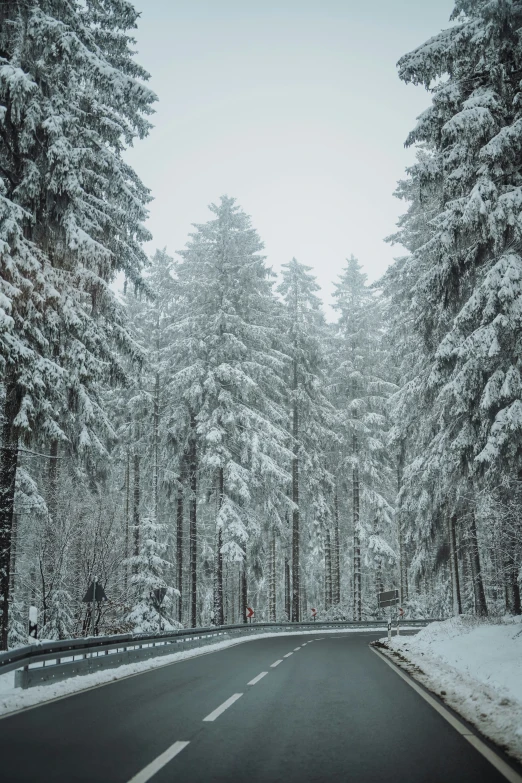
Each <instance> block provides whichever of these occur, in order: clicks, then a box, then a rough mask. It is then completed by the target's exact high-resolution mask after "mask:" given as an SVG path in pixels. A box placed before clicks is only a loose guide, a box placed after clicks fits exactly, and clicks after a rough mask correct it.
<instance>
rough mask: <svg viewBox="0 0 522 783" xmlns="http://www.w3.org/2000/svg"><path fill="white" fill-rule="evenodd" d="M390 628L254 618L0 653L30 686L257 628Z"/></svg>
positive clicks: (378, 623)
mask: <svg viewBox="0 0 522 783" xmlns="http://www.w3.org/2000/svg"><path fill="white" fill-rule="evenodd" d="M431 622H434V620H431V619H430V620H409V621H403V623H402V624H401V627H402V628H404V629H405V630H406V629H407V628H423V627H424V626H426V625H428V623H431ZM329 628H331V629H339V630H342V629H345V630H349V629H361V628H367V629H368V630H372V629H375V630H378V629H381V628H382V629H383V630H385V629H386V621H384V620H369V621H365V622H305V623H288V622H287V623H253V624H245V623H241V624H239V625H222V626H211V627H210V628H188V629H186V628H182V629H180V630H177V631H165V632H163V633H156V634H119V635H115V636H96V637H87V638H81V639H66V640H65V641H56V642H45V643H44V644H32V645H29V646H28V647H19V648H17V649H14V650H9V651H8V652H4V653H0V674H5V673H7V672H10V671H15V685H16V686H18V687H22V688H29V687H31V686H32V685H37V684H39V683H42V682H49V681H59V680H64V679H67V678H68V677H73V676H75V675H77V674H87V673H90V672H94V671H98V670H99V669H105V668H113V667H115V666H121V665H122V664H125V663H133V662H135V661H142V660H145V659H147V658H153V657H157V656H159V655H168V654H170V653H173V652H180V651H183V650H189V649H192V648H193V647H200V646H203V645H207V644H212V643H213V642H216V641H221V640H223V639H224V638H227V639H230V638H234V637H236V638H237V637H240V636H252V635H255V634H257V633H270V632H271V633H284V632H292V631H294V632H295V631H306V630H310V631H316V632H317V631H321V630H326V629H329Z"/></svg>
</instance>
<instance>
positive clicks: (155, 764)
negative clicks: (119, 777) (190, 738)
mask: <svg viewBox="0 0 522 783" xmlns="http://www.w3.org/2000/svg"><path fill="white" fill-rule="evenodd" d="M189 744H190V743H188V742H181V741H180V742H175V743H174V744H173V745H171V746H170V748H167V750H166V751H165V752H164V753H162V754H161V756H158V758H156V759H154V761H151V763H150V764H148V765H147V766H146V767H144V768H143V769H142V770H141V772H138V774H137V775H134V777H133V778H131V779H130V780H129V783H147V781H148V780H150V779H151V778H152V777H153V776H154V775H155V774H156V772H159V771H160V769H161V768H162V767H164V766H165V764H168V763H169V761H170V760H171V759H173V758H174V756H177V755H178V753H181V751H182V750H183V748H186V747H187V745H189Z"/></svg>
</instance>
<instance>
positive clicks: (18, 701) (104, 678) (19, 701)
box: [0, 628, 407, 715]
mask: <svg viewBox="0 0 522 783" xmlns="http://www.w3.org/2000/svg"><path fill="white" fill-rule="evenodd" d="M374 630H375V632H378V631H380V630H381V629H378V628H376V629H373V628H356V629H341V628H335V629H318V630H317V632H316V633H317V636H318V637H320V636H324V634H327V633H336V634H339V633H363V632H364V633H372V632H373V631H374ZM383 630H384V629H383ZM404 630H407V629H406V628H405V629H404ZM313 633H314V631H313V630H308V631H289V632H285V633H259V634H252V636H247V637H243V638H241V639H237V638H236V639H229V640H227V641H222V642H215V643H214V644H208V645H205V646H202V647H197V648H195V649H192V650H185V651H183V652H177V653H172V654H171V655H160V656H158V657H157V658H150V659H149V660H146V661H140V662H138V663H129V664H126V665H124V666H118V667H116V668H114V669H103V670H101V671H99V672H93V673H92V674H83V675H78V676H76V677H71V678H70V679H68V680H63V681H62V682H50V683H47V684H45V685H36V686H34V687H33V688H28V689H27V690H22V689H21V688H15V687H14V672H9V673H8V674H2V675H0V715H6V714H8V713H10V712H17V711H18V710H23V709H26V708H27V707H34V706H35V705H36V704H41V703H43V702H46V701H51V700H53V699H60V698H63V697H64V696H68V695H70V694H72V693H77V692H78V691H84V690H88V689H90V688H96V687H97V686H99V685H105V684H107V683H109V682H114V681H115V680H121V679H123V678H124V677H130V676H132V675H134V674H141V673H142V672H146V671H149V670H150V669H156V668H158V667H160V666H166V665H167V664H170V663H177V662H178V661H184V660H186V659H187V658H195V657H196V656H198V655H205V654H206V653H211V652H216V651H217V650H223V649H225V648H226V647H233V646H234V645H236V644H242V643H243V642H251V641H254V640H255V639H270V638H272V637H274V636H303V635H306V636H310V634H313Z"/></svg>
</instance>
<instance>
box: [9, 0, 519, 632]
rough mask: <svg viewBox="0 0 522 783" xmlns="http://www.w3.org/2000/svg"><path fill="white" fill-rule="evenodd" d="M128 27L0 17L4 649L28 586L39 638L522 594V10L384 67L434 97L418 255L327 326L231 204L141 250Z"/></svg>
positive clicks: (78, 15)
mask: <svg viewBox="0 0 522 783" xmlns="http://www.w3.org/2000/svg"><path fill="white" fill-rule="evenodd" d="M136 19H137V14H136V12H135V11H134V9H133V7H132V5H131V4H130V3H129V2H126V0H104V1H103V2H98V1H95V0H86V1H85V2H79V0H78V2H74V0H73V2H70V3H67V4H63V3H62V2H59V0H45V2H39V3H31V2H29V3H27V2H26V3H23V4H22V3H19V2H16V1H15V0H12V1H8V2H5V3H3V4H2V5H1V7H0V134H1V146H0V254H1V257H0V265H1V274H0V373H1V376H0V401H1V411H2V413H1V421H0V423H1V426H2V434H1V454H0V597H1V605H0V609H1V616H0V617H1V624H0V631H1V645H2V646H3V647H6V646H7V645H8V644H9V645H16V644H23V643H25V642H26V641H27V617H28V607H29V605H35V606H37V607H38V609H39V613H40V635H41V636H42V637H45V638H65V637H67V636H70V635H79V634H82V633H88V632H90V631H89V629H91V628H92V626H93V624H94V627H95V628H96V631H97V632H118V631H150V630H156V629H159V628H163V629H169V628H172V627H176V626H177V625H179V624H182V625H185V626H195V625H201V624H208V623H217V624H223V623H226V622H243V621H245V611H246V607H247V606H252V607H253V608H254V609H255V611H256V617H257V618H258V619H263V620H277V619H288V620H292V621H300V620H303V619H307V618H308V617H310V611H311V609H312V607H313V608H316V609H317V610H318V612H319V616H320V617H321V616H322V617H328V618H331V619H336V618H337V619H344V618H346V619H352V618H353V619H356V620H360V619H363V618H370V617H378V616H380V615H379V610H378V608H377V600H376V596H377V593H378V592H379V591H381V590H383V589H391V588H393V587H397V588H398V589H399V590H400V595H401V603H402V605H403V607H404V608H405V609H406V611H407V613H408V614H409V615H410V616H447V615H448V614H451V613H452V612H455V613H460V612H476V613H477V614H480V615H485V614H487V613H492V614H498V613H503V612H505V611H512V612H516V613H520V611H521V602H520V578H521V573H520V569H521V555H522V522H521V520H520V512H519V509H520V501H521V500H522V497H521V496H522V484H521V481H522V451H521V449H522V443H521V432H522V382H521V376H520V372H521V367H520V361H521V360H520V356H521V350H520V348H521V345H520V339H521V338H520V334H521V333H522V332H521V328H520V327H521V318H522V316H521V313H522V309H521V306H520V303H521V302H522V291H521V281H522V256H521V237H520V232H521V230H522V229H521V226H522V223H521V218H520V216H521V214H522V172H521V164H520V159H521V158H520V142H519V139H520V138H522V136H521V134H520V128H521V127H522V125H521V123H522V119H521V116H520V112H521V103H522V102H521V100H520V95H521V93H520V74H521V73H522V67H521V63H520V61H521V59H522V47H521V34H520V22H521V19H522V3H519V2H510V3H507V2H504V0H488V2H486V0H474V1H473V2H470V0H457V2H456V8H455V12H454V14H453V22H452V25H451V26H450V27H449V28H448V29H447V30H445V31H443V32H442V33H440V34H438V35H437V36H435V37H434V38H432V39H431V40H430V41H429V42H427V43H426V44H425V45H423V46H421V47H419V49H417V50H415V51H414V52H412V53H410V54H408V55H406V56H405V57H403V58H402V59H401V61H400V62H399V75H400V77H401V78H402V79H403V80H404V81H405V82H410V83H413V84H422V85H424V86H425V87H426V89H427V90H428V91H429V93H430V96H431V105H430V107H429V108H428V109H427V110H426V111H425V112H424V113H423V114H422V115H421V117H420V118H419V120H418V123H417V126H416V127H415V129H414V130H413V131H412V133H411V135H410V137H409V139H408V143H409V144H415V145H416V147H417V159H416V163H415V164H414V165H413V166H412V167H411V168H410V169H409V170H408V171H407V173H406V178H405V179H404V181H402V182H401V183H399V186H398V190H397V195H398V197H399V198H401V199H403V200H404V201H405V202H406V211H405V213H404V215H403V217H402V218H401V220H400V222H399V225H398V230H397V233H396V234H395V235H394V236H393V237H390V239H389V241H391V242H397V243H398V244H400V245H401V246H402V247H403V248H404V249H405V252H404V255H402V256H401V257H399V258H398V259H397V260H396V262H395V263H394V264H393V265H392V266H391V267H390V269H389V270H388V271H387V273H386V275H385V276H384V278H383V280H381V281H380V282H379V283H378V284H377V285H373V286H369V285H368V283H367V280H366V276H365V274H364V272H363V270H362V267H361V266H360V264H359V262H358V261H357V260H356V259H355V258H353V257H350V258H349V259H348V260H347V261H346V264H345V266H344V268H343V270H342V273H341V275H340V277H339V280H338V282H337V283H336V285H335V312H336V317H335V319H334V322H333V323H329V322H327V321H326V319H325V317H324V314H323V311H322V305H321V301H320V299H319V297H318V290H319V288H318V285H317V283H316V281H315V278H314V277H313V275H312V273H311V269H310V268H309V267H307V266H305V265H303V264H302V263H300V262H299V261H298V260H296V259H291V260H289V262H288V263H287V264H286V265H284V266H283V268H282V270H281V274H280V275H279V276H276V275H275V274H274V273H273V271H272V270H271V268H270V267H269V266H268V264H267V261H266V258H265V257H264V256H263V244H262V241H261V239H260V238H259V236H258V234H257V232H256V231H255V229H254V228H253V226H252V223H251V220H250V218H249V217H248V216H247V215H245V214H244V212H243V211H242V210H241V208H240V206H239V205H238V204H237V203H236V201H235V200H234V199H233V198H230V197H228V196H223V197H222V198H221V199H220V200H219V201H218V202H217V203H216V204H213V205H211V207H210V210H211V216H210V219H209V221H208V222H207V223H204V224H201V225H199V224H198V225H195V226H194V230H193V233H192V234H191V235H190V237H189V240H188V242H187V245H186V247H185V249H183V250H181V251H179V252H178V253H177V254H176V256H175V257H171V256H170V255H169V253H168V252H167V250H161V251H160V250H159V251H157V252H156V253H155V254H154V256H153V257H152V258H151V259H147V258H146V256H145V254H144V252H143V250H142V243H143V242H144V241H145V240H147V239H148V238H149V237H148V234H147V232H146V230H145V229H144V227H143V223H144V221H145V219H146V216H147V211H146V205H147V202H148V200H149V194H148V191H147V189H146V188H145V186H144V185H143V184H142V183H141V182H140V180H139V178H138V177H137V175H136V174H135V172H134V171H133V170H132V169H131V168H130V167H129V166H128V165H127V164H126V163H125V159H124V150H125V148H126V146H128V145H129V144H131V143H132V142H133V140H134V139H135V138H142V137H144V136H145V135H146V134H147V132H148V129H149V122H148V116H149V115H150V113H151V111H152V104H153V102H154V100H155V96H154V95H153V93H152V92H151V91H150V90H149V89H148V88H147V87H146V80H147V78H148V77H147V74H146V72H145V71H143V69H141V68H140V66H138V65H137V64H136V62H135V60H134V57H133V52H132V46H133V39H132V35H131V31H132V29H133V27H135V24H136ZM347 242H349V237H347ZM119 273H122V276H123V277H124V278H125V281H126V282H125V290H124V292H122V293H121V295H120V294H116V293H115V292H114V289H115V285H114V281H115V278H116V275H117V274H119ZM93 577H97V579H99V580H100V582H101V583H102V585H103V587H104V589H105V592H106V594H107V596H108V598H109V600H108V601H107V602H105V603H101V604H100V605H99V606H98V609H97V615H96V617H94V618H93V617H91V616H90V612H91V606H90V604H87V603H83V602H82V600H81V599H82V597H83V594H84V593H85V591H86V589H87V586H88V585H89V583H90V582H91V580H92V579H93ZM158 596H159V597H158Z"/></svg>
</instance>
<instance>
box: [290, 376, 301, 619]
mask: <svg viewBox="0 0 522 783" xmlns="http://www.w3.org/2000/svg"><path fill="white" fill-rule="evenodd" d="M293 389H294V392H297V361H295V360H294V382H293ZM292 436H293V442H294V458H293V460H292V501H293V502H294V510H293V512H292V622H293V623H298V622H299V620H300V619H301V612H300V606H299V598H300V592H299V590H300V586H301V584H300V576H301V575H300V568H299V556H300V555H299V413H298V410H297V400H296V399H295V396H294V402H293V411H292Z"/></svg>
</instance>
